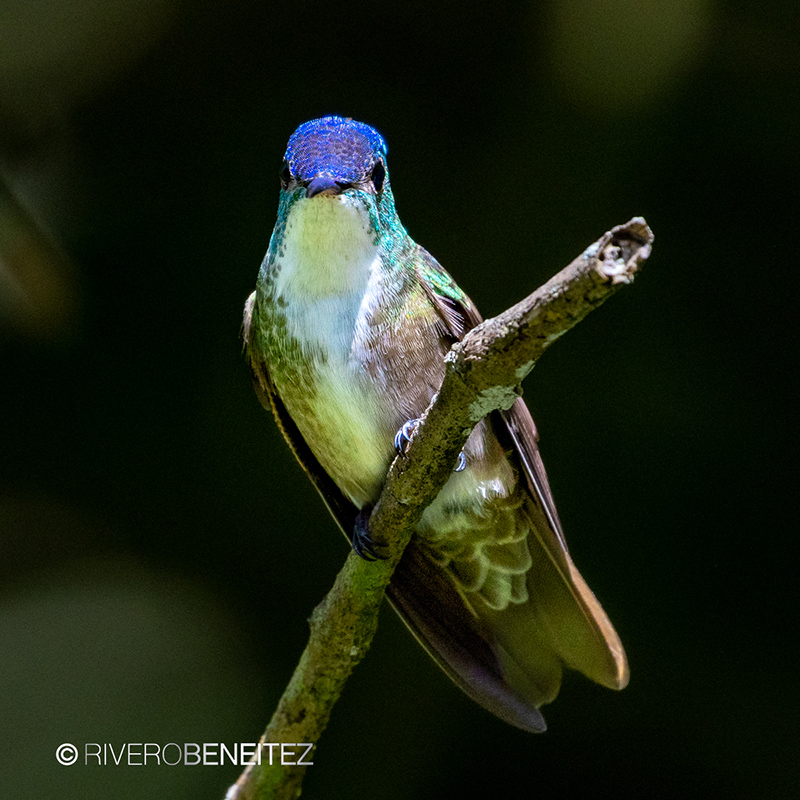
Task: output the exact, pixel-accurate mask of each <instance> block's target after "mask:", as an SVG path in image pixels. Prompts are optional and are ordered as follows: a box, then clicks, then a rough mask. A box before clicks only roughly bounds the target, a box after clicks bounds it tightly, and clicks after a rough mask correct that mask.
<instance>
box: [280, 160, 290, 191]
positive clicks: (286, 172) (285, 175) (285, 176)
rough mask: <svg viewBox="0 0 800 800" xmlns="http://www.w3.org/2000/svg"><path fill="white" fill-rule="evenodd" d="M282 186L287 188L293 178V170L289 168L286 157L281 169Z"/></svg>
mask: <svg viewBox="0 0 800 800" xmlns="http://www.w3.org/2000/svg"><path fill="white" fill-rule="evenodd" d="M280 178H281V186H282V187H283V188H284V189H286V188H288V186H289V184H290V183H291V180H292V170H291V169H290V168H289V162H288V161H287V160H286V159H284V160H283V165H282V166H281V171H280Z"/></svg>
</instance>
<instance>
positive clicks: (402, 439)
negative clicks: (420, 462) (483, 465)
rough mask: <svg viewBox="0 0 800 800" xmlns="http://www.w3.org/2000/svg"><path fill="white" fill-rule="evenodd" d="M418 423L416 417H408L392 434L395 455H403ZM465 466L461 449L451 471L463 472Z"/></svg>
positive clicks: (465, 459) (465, 461)
mask: <svg viewBox="0 0 800 800" xmlns="http://www.w3.org/2000/svg"><path fill="white" fill-rule="evenodd" d="M418 425H419V420H418V419H410V420H408V422H404V423H403V425H402V427H401V428H400V430H399V431H397V433H396V434H395V435H394V449H395V451H396V452H397V455H399V456H404V455H405V454H406V447H407V446H408V443H409V442H410V441H411V437H412V436H413V435H414V433H415V431H416V430H417V426H418ZM466 467H467V457H466V456H465V455H464V451H463V450H462V451H461V452H460V453H459V454H458V461H457V462H456V466H455V469H454V470H453V472H463V471H464V470H465V469H466Z"/></svg>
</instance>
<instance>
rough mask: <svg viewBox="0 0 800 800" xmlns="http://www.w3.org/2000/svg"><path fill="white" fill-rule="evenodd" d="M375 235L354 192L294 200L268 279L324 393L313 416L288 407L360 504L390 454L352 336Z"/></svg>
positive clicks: (361, 312) (358, 324) (373, 275)
mask: <svg viewBox="0 0 800 800" xmlns="http://www.w3.org/2000/svg"><path fill="white" fill-rule="evenodd" d="M376 238H377V234H376V233H375V231H374V230H373V229H372V227H371V225H370V221H369V216H368V214H367V213H366V211H365V210H364V208H363V207H362V205H361V204H360V203H359V202H358V200H357V199H355V198H353V197H348V196H346V195H339V196H335V197H321V196H319V197H315V198H312V199H303V200H298V201H297V202H296V203H295V204H294V206H292V209H291V211H290V213H289V218H288V220H287V224H286V230H285V233H284V239H283V242H282V244H281V253H280V255H279V257H278V260H277V265H278V266H279V271H278V272H277V274H276V276H275V283H274V286H275V291H276V295H277V298H278V302H280V301H281V299H282V300H283V301H285V305H283V304H282V305H283V309H284V313H285V315H286V325H287V333H288V334H289V336H290V337H292V338H293V339H294V340H295V341H297V342H298V343H299V344H300V346H301V347H303V348H304V349H305V350H307V351H308V353H309V354H310V355H313V358H312V359H311V360H312V361H313V365H314V367H313V381H314V388H315V392H316V394H317V395H318V396H319V397H324V398H326V400H325V402H324V403H320V404H315V407H314V413H313V419H312V418H308V417H304V415H303V413H302V411H301V409H300V408H299V407H298V408H296V409H293V408H291V407H289V412H290V414H292V416H293V417H294V418H295V421H296V422H297V424H298V427H299V428H300V430H301V432H302V433H304V436H306V439H307V441H314V442H315V444H316V445H317V446H316V447H315V448H314V449H315V454H316V456H317V458H318V459H319V461H320V463H321V464H322V466H323V467H324V468H325V469H326V471H327V472H328V473H329V474H330V475H331V476H332V477H333V478H334V480H336V481H337V483H339V485H340V486H341V488H342V489H343V490H344V491H345V493H346V494H347V495H348V496H349V497H350V499H351V500H353V501H354V502H355V503H356V504H357V505H359V506H361V505H363V504H364V503H366V502H368V501H370V500H374V495H375V494H376V492H377V490H378V488H379V487H380V485H381V483H382V481H383V479H384V477H385V475H386V468H387V465H388V460H389V459H391V455H392V443H391V442H392V435H391V432H387V428H390V426H387V424H386V417H387V415H390V414H391V410H390V409H386V408H384V407H383V406H382V405H381V403H380V401H379V400H378V398H377V391H376V388H375V386H374V385H373V384H372V382H371V381H370V379H369V378H368V376H367V375H366V374H365V373H364V370H363V364H362V361H361V358H362V349H361V347H360V346H359V343H358V336H357V333H358V332H363V330H364V326H365V324H366V323H365V320H366V319H367V317H368V315H369V313H370V310H371V309H370V307H369V301H367V300H366V299H365V297H366V296H367V295H368V292H367V290H368V287H369V284H370V281H371V280H372V281H375V280H378V279H379V269H378V268H379V267H380V261H379V258H380V255H379V249H378V246H377V245H376V244H375V240H376ZM289 405H290V406H291V405H292V403H291V400H289ZM307 426H313V429H314V430H313V434H312V431H311V430H310V429H309V430H304V429H305V428H306V427H307ZM340 459H341V462H340ZM344 462H346V463H347V469H346V470H345V469H344V468H343V467H342V466H341V464H342V463H344ZM354 462H355V463H356V464H358V465H359V468H358V469H357V470H355V473H356V474H354V470H353V467H352V465H353V463H354ZM345 471H346V472H347V477H345V475H344V473H345Z"/></svg>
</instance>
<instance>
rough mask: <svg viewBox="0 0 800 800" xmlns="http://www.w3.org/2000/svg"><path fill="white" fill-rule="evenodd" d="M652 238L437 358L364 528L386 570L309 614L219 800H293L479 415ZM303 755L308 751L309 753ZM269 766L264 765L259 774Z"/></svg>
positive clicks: (603, 296) (617, 246)
mask: <svg viewBox="0 0 800 800" xmlns="http://www.w3.org/2000/svg"><path fill="white" fill-rule="evenodd" d="M652 242H653V234H652V232H651V231H650V229H649V228H648V227H647V224H646V222H645V221H644V219H642V218H641V217H634V218H633V219H632V220H630V221H629V222H627V223H626V224H625V225H618V226H617V227H616V228H613V229H612V230H611V231H609V232H608V233H606V234H605V235H604V236H602V237H601V238H600V239H599V240H598V241H597V242H595V243H594V244H593V245H591V247H589V248H587V249H586V250H585V251H584V252H583V253H582V254H581V255H580V256H578V258H576V259H575V260H574V261H573V262H572V263H571V264H570V265H569V266H567V267H565V268H564V269H563V270H561V272H559V273H558V274H557V275H555V276H554V277H553V278H551V279H550V280H549V281H548V282H547V283H546V284H544V286H541V287H540V288H539V289H537V290H536V291H535V292H534V293H533V294H532V295H530V296H529V297H527V298H525V300H523V301H521V302H520V303H518V304H517V305H515V306H513V307H512V308H510V309H508V310H507V311H505V312H503V313H502V314H500V315H499V316H497V317H495V318H493V319H490V320H486V321H485V322H483V323H482V324H481V325H479V326H477V327H476V328H474V329H473V330H471V331H470V332H469V333H468V334H467V335H466V336H465V337H464V339H463V340H462V341H461V342H459V343H458V344H456V345H454V347H453V349H452V350H451V351H450V353H449V354H448V355H447V359H446V361H447V369H446V373H445V378H444V381H443V383H442V388H441V390H440V392H439V394H438V395H437V396H436V397H435V398H434V400H433V402H432V403H431V405H430V407H429V408H428V410H427V411H426V412H425V415H424V416H423V418H422V422H421V424H420V426H419V428H418V429H417V432H416V434H415V435H414V437H413V441H412V444H411V446H410V448H409V452H408V455H409V458H397V459H395V461H394V463H393V464H392V467H391V469H390V471H389V475H388V477H387V480H386V484H385V485H384V488H383V491H382V493H381V496H380V499H379V500H378V503H377V504H376V505H375V508H374V510H373V513H372V516H371V517H370V521H369V528H370V533H371V535H372V536H374V537H375V539H377V540H379V541H381V542H383V543H385V545H386V546H385V547H383V548H382V553H385V554H388V558H387V559H386V560H385V561H378V562H369V563H368V562H365V561H363V560H362V559H361V558H359V557H358V556H356V555H355V554H354V553H352V552H351V553H350V555H349V556H348V558H347V561H346V562H345V565H344V567H343V568H342V570H341V572H340V573H339V575H338V576H337V578H336V581H335V583H334V585H333V588H332V589H331V591H330V592H329V593H328V594H327V596H326V597H325V599H324V600H323V601H322V603H320V605H319V606H318V607H317V608H316V609H315V610H314V612H313V614H312V616H311V620H310V627H311V635H310V638H309V642H308V645H307V646H306V649H305V651H304V652H303V655H302V657H301V659H300V663H299V664H298V666H297V668H296V669H295V672H294V675H293V676H292V679H291V681H290V682H289V685H288V686H287V688H286V691H285V692H284V694H283V697H281V700H280V702H279V704H278V708H277V710H276V711H275V714H274V715H273V717H272V720H271V721H270V723H269V725H268V727H267V730H266V731H265V732H264V735H263V736H262V737H261V744H262V745H266V744H267V743H276V742H282V743H285V747H284V749H283V751H281V747H280V745H278V746H274V747H266V746H263V747H262V748H261V759H260V763H253V764H250V766H248V767H247V769H246V770H245V771H244V772H243V773H242V775H241V776H240V777H239V780H238V781H237V782H236V783H235V784H234V785H233V786H231V788H230V789H229V791H228V794H227V796H226V797H227V800H267V798H281V799H283V798H295V797H298V796H299V794H300V787H301V783H302V780H303V776H304V774H305V770H306V766H305V765H304V764H298V763H292V762H296V761H298V760H302V761H304V762H306V764H307V763H308V762H310V761H313V755H310V754H309V755H307V756H305V757H304V758H302V753H303V751H304V749H305V748H303V747H295V746H293V745H290V743H308V744H316V742H317V740H318V739H319V737H320V735H321V734H322V731H323V730H324V729H325V727H326V725H327V723H328V720H329V718H330V714H331V711H332V709H333V706H334V704H335V703H336V700H337V699H338V698H339V696H340V694H341V692H342V690H343V689H344V685H345V683H346V681H347V678H348V677H349V676H350V673H351V672H352V671H353V668H354V667H355V666H356V664H357V663H358V662H359V661H360V660H361V659H362V658H363V657H364V655H365V654H366V651H367V649H368V648H369V645H370V643H371V641H372V637H373V636H374V634H375V630H376V629H377V623H378V610H379V608H380V603H381V600H382V598H383V594H384V591H385V590H386V587H387V585H388V583H389V580H390V578H391V576H392V573H393V572H394V569H395V567H396V566H397V564H398V562H399V561H400V557H401V556H402V554H403V550H404V549H405V547H406V545H407V544H408V542H409V540H410V538H411V535H412V532H413V530H414V527H415V526H416V524H417V522H418V521H419V519H420V517H421V516H422V512H423V511H424V510H425V508H426V507H427V506H428V505H430V503H431V502H432V501H433V500H434V499H435V497H436V495H437V494H438V493H439V491H440V490H441V488H442V487H443V486H444V484H445V483H446V481H447V479H448V477H449V476H450V474H451V471H452V465H453V463H454V462H455V460H456V458H457V456H458V453H459V451H460V450H461V448H462V447H463V446H464V443H465V442H466V440H467V437H468V436H469V434H470V432H471V431H472V428H473V427H474V426H475V425H476V424H477V423H478V422H479V421H480V420H481V419H482V418H483V417H485V416H486V415H487V414H489V413H490V412H491V411H494V410H496V409H499V408H503V409H507V408H510V406H511V405H512V403H513V402H514V400H515V399H516V398H517V396H518V395H519V393H520V391H521V390H520V384H521V382H522V379H523V378H524V377H525V376H526V375H527V374H528V373H529V372H530V371H531V369H533V365H534V364H535V363H536V361H537V360H538V359H539V357H540V356H541V355H542V354H543V353H544V351H545V350H546V349H547V348H548V347H549V346H550V345H551V344H552V343H553V342H554V341H555V340H556V339H558V338H559V337H560V336H561V335H562V334H564V333H566V332H567V331H568V330H569V329H570V328H572V327H573V326H574V325H576V324H577V323H578V322H580V320H582V319H583V318H584V317H585V316H586V315H587V314H588V313H589V312H590V311H592V310H593V309H594V308H597V307H598V306H599V305H600V304H601V303H603V302H605V300H607V299H608V298H609V297H610V296H611V295H612V294H613V293H614V292H615V291H616V290H617V289H619V288H620V287H622V286H624V285H626V284H628V283H630V282H631V281H632V280H633V278H634V275H635V274H636V272H637V271H638V270H639V268H640V267H641V266H642V264H643V263H644V262H645V261H646V259H647V258H648V256H649V255H650V251H651V246H652ZM311 752H312V753H313V751H311ZM270 762H271V763H270Z"/></svg>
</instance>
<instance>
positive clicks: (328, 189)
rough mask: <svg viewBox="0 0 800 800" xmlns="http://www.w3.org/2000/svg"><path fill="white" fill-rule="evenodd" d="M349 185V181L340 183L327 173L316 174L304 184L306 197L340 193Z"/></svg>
mask: <svg viewBox="0 0 800 800" xmlns="http://www.w3.org/2000/svg"><path fill="white" fill-rule="evenodd" d="M349 186H350V184H349V183H340V182H339V181H337V180H336V179H335V178H331V177H330V176H329V175H318V176H317V177H316V178H312V179H311V180H310V181H309V182H308V184H307V186H306V197H316V196H317V195H318V194H323V193H324V194H328V195H335V194H341V193H342V192H343V191H344V190H345V189H347V188H348V187H349Z"/></svg>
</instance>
